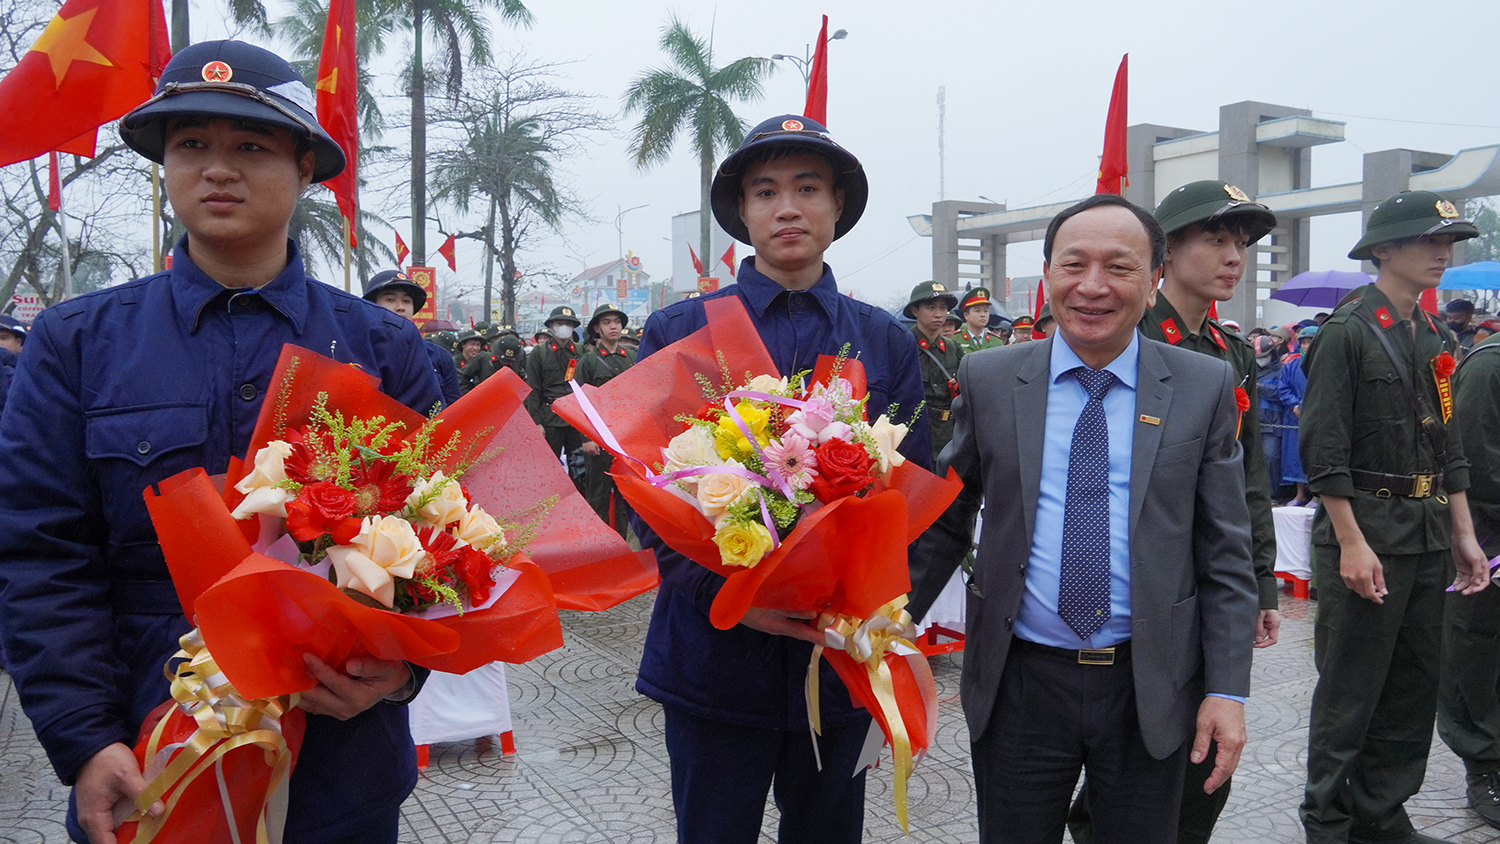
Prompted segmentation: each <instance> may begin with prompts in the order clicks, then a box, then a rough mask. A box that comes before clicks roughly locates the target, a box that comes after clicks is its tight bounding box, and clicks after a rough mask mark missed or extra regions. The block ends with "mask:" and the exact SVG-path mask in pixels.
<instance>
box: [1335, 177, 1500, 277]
mask: <svg viewBox="0 0 1500 844" xmlns="http://www.w3.org/2000/svg"><path fill="white" fill-rule="evenodd" d="M1429 234H1451V235H1453V240H1454V241H1455V242H1457V241H1460V240H1468V239H1469V238H1471V237H1478V236H1479V229H1478V228H1477V227H1476V226H1475V225H1474V224H1473V223H1472V222H1470V221H1468V220H1465V219H1463V218H1461V217H1460V216H1459V213H1458V209H1457V208H1455V207H1453V203H1451V202H1449V201H1448V200H1446V199H1444V198H1442V197H1441V196H1438V195H1437V194H1435V193H1433V192H1432V191H1430V190H1412V191H1402V192H1401V193H1398V194H1396V195H1395V196H1393V197H1390V198H1389V199H1387V200H1386V201H1384V202H1382V203H1380V204H1379V205H1377V206H1375V210H1374V211H1371V212H1370V219H1369V220H1367V221H1366V222H1365V236H1364V237H1362V238H1360V239H1359V243H1356V244H1354V248H1353V249H1351V250H1349V257H1350V258H1353V259H1354V260H1356V261H1368V260H1369V259H1370V258H1371V257H1372V256H1371V254H1370V247H1372V246H1378V245H1380V244H1382V243H1390V242H1391V241H1393V240H1405V239H1407V238H1409V237H1422V236H1424V235H1429Z"/></svg>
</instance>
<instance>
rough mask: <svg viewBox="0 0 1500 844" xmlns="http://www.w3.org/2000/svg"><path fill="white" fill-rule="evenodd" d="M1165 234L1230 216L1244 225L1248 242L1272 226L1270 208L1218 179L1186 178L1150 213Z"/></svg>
mask: <svg viewBox="0 0 1500 844" xmlns="http://www.w3.org/2000/svg"><path fill="white" fill-rule="evenodd" d="M1153 216H1155V217H1156V221H1157V222H1158V223H1161V228H1162V231H1164V232H1166V233H1167V234H1171V233H1172V232H1176V231H1181V230H1183V229H1185V228H1187V227H1188V226H1191V225H1193V224H1194V223H1207V222H1210V221H1215V222H1223V221H1226V220H1229V219H1231V218H1234V219H1236V221H1237V222H1239V223H1240V224H1241V225H1243V226H1244V232H1245V236H1246V237H1248V238H1250V242H1251V243H1254V242H1256V241H1257V240H1260V239H1261V238H1263V237H1265V236H1266V235H1267V234H1268V233H1270V231H1271V229H1273V228H1275V226H1276V215H1275V214H1273V213H1271V209H1269V208H1267V207H1266V206H1264V205H1261V204H1260V203H1258V202H1255V201H1254V200H1252V199H1251V198H1250V195H1249V194H1247V193H1245V192H1244V191H1242V190H1240V189H1239V188H1237V187H1235V186H1234V185H1231V184H1229V183H1228V182H1221V181H1219V180H1218V179H1204V180H1203V181H1201V182H1189V183H1187V184H1185V185H1183V186H1182V187H1180V188H1178V189H1177V190H1174V191H1172V192H1171V193H1169V194H1167V196H1166V198H1165V199H1163V200H1162V201H1161V204H1160V205H1158V206H1156V211H1155V212H1154V213H1153Z"/></svg>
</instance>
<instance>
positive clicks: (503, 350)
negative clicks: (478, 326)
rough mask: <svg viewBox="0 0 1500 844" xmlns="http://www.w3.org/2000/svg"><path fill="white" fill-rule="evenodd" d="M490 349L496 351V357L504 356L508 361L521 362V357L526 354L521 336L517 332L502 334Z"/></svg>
mask: <svg viewBox="0 0 1500 844" xmlns="http://www.w3.org/2000/svg"><path fill="white" fill-rule="evenodd" d="M490 351H491V352H494V354H495V357H497V358H504V359H505V360H506V361H510V362H512V363H518V362H520V360H521V358H522V357H524V356H525V354H526V352H525V350H524V349H523V348H522V347H521V338H519V337H517V336H516V335H515V334H502V335H500V339H498V340H496V341H495V345H493V346H491V347H490Z"/></svg>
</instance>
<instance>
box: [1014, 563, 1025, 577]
mask: <svg viewBox="0 0 1500 844" xmlns="http://www.w3.org/2000/svg"><path fill="white" fill-rule="evenodd" d="M1016 568H1017V569H1019V570H1020V572H1021V574H1025V573H1026V564H1025V563H1022V564H1020V565H1019V566H1016Z"/></svg>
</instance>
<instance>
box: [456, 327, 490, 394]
mask: <svg viewBox="0 0 1500 844" xmlns="http://www.w3.org/2000/svg"><path fill="white" fill-rule="evenodd" d="M488 357H489V355H488V354H486V352H485V347H484V335H483V334H481V333H480V332H479V329H477V328H470V329H468V330H466V331H464V332H463V333H462V334H459V335H458V352H457V353H456V354H454V356H453V365H454V366H456V367H458V386H459V389H461V390H462V391H463V392H464V393H465V394H468V392H469V391H470V390H472V389H474V388H475V387H478V386H479V385H480V384H481V383H482V382H483V381H484V379H485V378H486V377H487V376H488V375H489V374H490V373H489V369H488V367H486V366H485V363H486V361H487V359H488Z"/></svg>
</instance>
